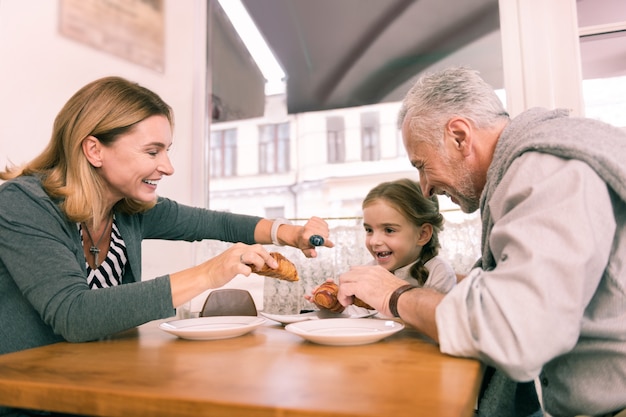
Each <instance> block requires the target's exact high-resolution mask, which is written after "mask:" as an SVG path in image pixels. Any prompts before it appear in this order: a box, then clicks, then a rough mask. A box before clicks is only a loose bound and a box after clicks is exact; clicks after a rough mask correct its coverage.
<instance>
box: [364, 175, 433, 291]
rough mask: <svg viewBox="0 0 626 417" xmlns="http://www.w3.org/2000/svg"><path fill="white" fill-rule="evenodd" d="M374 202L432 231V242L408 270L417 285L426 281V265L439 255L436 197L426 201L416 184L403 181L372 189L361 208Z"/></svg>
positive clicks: (406, 180) (406, 179)
mask: <svg viewBox="0 0 626 417" xmlns="http://www.w3.org/2000/svg"><path fill="white" fill-rule="evenodd" d="M377 200H384V201H385V202H387V203H388V204H390V205H391V206H392V207H394V208H395V209H396V210H398V212H399V213H400V214H402V215H403V216H404V217H405V218H406V219H407V220H409V221H410V222H411V223H412V224H414V225H415V226H417V227H419V226H421V225H423V224H424V223H429V224H431V225H432V227H433V235H432V237H431V239H430V240H429V241H428V243H426V244H425V245H424V247H423V248H422V253H421V255H420V258H419V259H418V261H417V262H416V263H415V264H414V265H413V266H412V267H411V270H410V274H411V276H412V277H413V278H415V279H416V280H417V281H418V282H419V284H420V285H424V283H425V282H426V280H427V279H428V269H426V266H425V265H424V264H425V263H426V262H428V261H429V260H431V259H432V258H434V257H435V256H437V254H438V253H439V248H440V244H439V232H440V231H441V230H443V222H444V219H443V215H442V214H441V213H440V212H439V203H438V201H437V196H436V195H435V196H433V197H432V198H426V197H425V196H424V194H422V189H421V188H420V186H419V184H418V183H417V182H415V181H411V180H410V179H408V178H403V179H400V180H396V181H390V182H383V183H380V184H378V185H377V186H376V187H374V188H372V189H371V190H370V192H369V193H368V194H367V196H366V197H365V199H364V200H363V205H362V206H363V208H365V207H367V206H368V205H369V204H371V203H373V202H374V201H377Z"/></svg>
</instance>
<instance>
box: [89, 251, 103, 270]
mask: <svg viewBox="0 0 626 417" xmlns="http://www.w3.org/2000/svg"><path fill="white" fill-rule="evenodd" d="M89 252H91V254H92V255H93V261H94V263H95V264H96V268H97V267H98V266H99V265H98V254H99V253H100V249H98V248H97V247H96V246H92V247H90V248H89Z"/></svg>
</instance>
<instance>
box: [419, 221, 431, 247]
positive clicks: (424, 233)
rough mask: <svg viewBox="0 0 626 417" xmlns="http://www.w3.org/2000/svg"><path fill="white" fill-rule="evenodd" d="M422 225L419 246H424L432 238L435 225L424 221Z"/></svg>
mask: <svg viewBox="0 0 626 417" xmlns="http://www.w3.org/2000/svg"><path fill="white" fill-rule="evenodd" d="M420 227H421V228H422V230H421V231H420V237H419V239H418V240H417V244H418V245H419V246H424V245H425V244H427V243H428V242H429V241H430V238H431V237H433V225H432V224H430V223H424V224H423V225H421V226H420Z"/></svg>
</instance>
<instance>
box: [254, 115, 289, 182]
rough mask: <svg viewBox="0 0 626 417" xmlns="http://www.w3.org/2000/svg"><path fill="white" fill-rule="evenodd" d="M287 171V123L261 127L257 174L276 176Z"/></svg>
mask: <svg viewBox="0 0 626 417" xmlns="http://www.w3.org/2000/svg"><path fill="white" fill-rule="evenodd" d="M289 169H290V166H289V123H288V122H287V123H280V124H271V125H263V126H261V127H260V140H259V172H260V173H261V174H276V173H283V172H288V171H289Z"/></svg>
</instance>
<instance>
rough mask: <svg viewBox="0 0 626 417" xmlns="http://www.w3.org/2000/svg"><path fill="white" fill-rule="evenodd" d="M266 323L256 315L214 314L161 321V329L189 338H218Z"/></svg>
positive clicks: (235, 334)
mask: <svg viewBox="0 0 626 417" xmlns="http://www.w3.org/2000/svg"><path fill="white" fill-rule="evenodd" d="M263 323H265V319H264V318H263V317H256V316H213V317H198V318H193V319H184V320H174V321H168V322H165V323H161V324H160V325H159V329H161V330H163V331H165V332H168V333H171V334H173V335H176V336H178V337H180V338H182V339H189V340H216V339H227V338H229V337H237V336H242V335H244V334H246V333H248V332H250V331H252V330H254V329H256V328H257V327H259V326H260V325H261V324H263Z"/></svg>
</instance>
